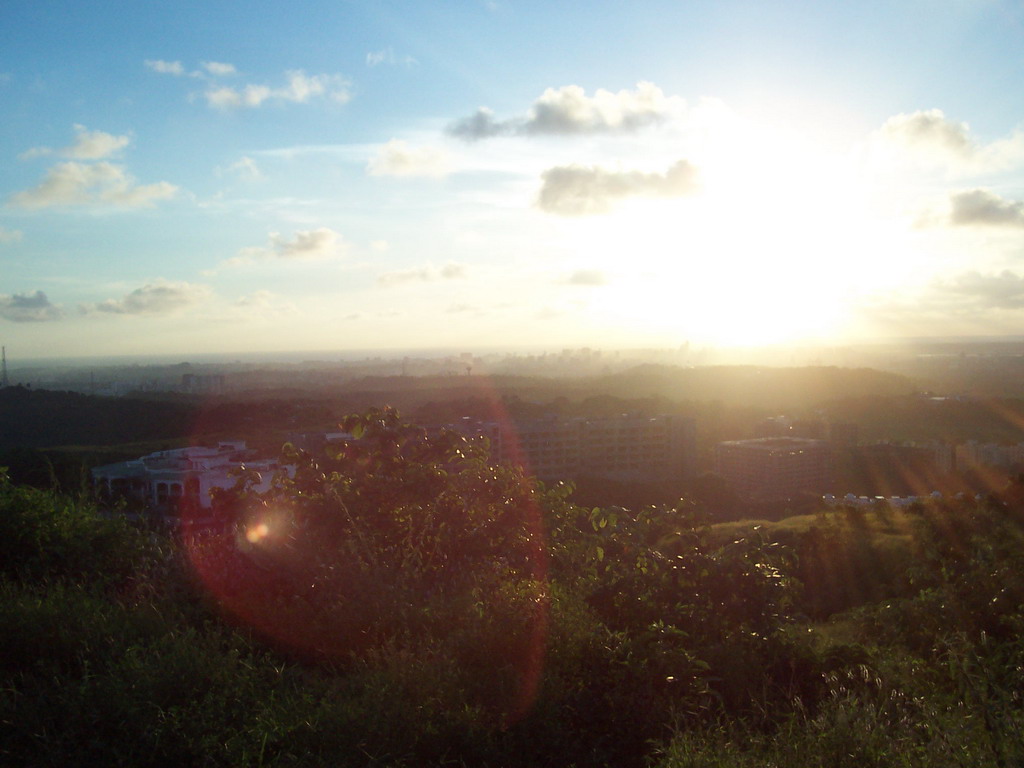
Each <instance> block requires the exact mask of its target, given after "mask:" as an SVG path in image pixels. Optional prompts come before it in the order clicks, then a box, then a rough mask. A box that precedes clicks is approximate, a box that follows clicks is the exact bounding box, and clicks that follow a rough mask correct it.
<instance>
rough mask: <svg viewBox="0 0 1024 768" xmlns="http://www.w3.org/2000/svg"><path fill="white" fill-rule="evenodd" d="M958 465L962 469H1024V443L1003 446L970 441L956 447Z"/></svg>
mask: <svg viewBox="0 0 1024 768" xmlns="http://www.w3.org/2000/svg"><path fill="white" fill-rule="evenodd" d="M956 465H957V467H958V468H962V469H971V468H972V467H973V468H976V467H995V468H997V469H1003V470H1016V469H1019V468H1021V467H1024V443H1017V444H1016V445H1001V444H999V443H979V442H978V441H977V440H968V441H967V442H966V443H964V444H962V445H958V446H957V447H956Z"/></svg>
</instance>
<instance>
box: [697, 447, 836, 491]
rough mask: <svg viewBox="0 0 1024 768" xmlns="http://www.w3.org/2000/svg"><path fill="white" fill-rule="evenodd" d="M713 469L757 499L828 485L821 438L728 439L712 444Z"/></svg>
mask: <svg viewBox="0 0 1024 768" xmlns="http://www.w3.org/2000/svg"><path fill="white" fill-rule="evenodd" d="M715 471H716V472H717V473H718V474H719V475H721V476H722V477H724V478H725V479H726V480H728V481H729V482H730V483H732V485H733V487H735V488H736V489H737V490H738V491H741V492H742V493H746V494H748V495H750V496H753V497H757V498H761V499H785V498H788V497H789V496H792V495H794V494H796V493H800V492H804V491H817V492H820V491H822V490H824V489H826V488H827V487H828V485H829V482H830V481H831V452H830V449H829V444H828V443H827V442H825V441H824V440H811V439H807V438H797V437H764V438H758V439H756V440H731V441H728V442H724V443H719V444H718V445H717V446H716V447H715Z"/></svg>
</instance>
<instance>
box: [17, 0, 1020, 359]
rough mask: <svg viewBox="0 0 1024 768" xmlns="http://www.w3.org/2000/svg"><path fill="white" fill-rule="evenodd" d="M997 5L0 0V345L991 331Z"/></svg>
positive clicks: (576, 341) (606, 341)
mask: <svg viewBox="0 0 1024 768" xmlns="http://www.w3.org/2000/svg"><path fill="white" fill-rule="evenodd" d="M1022 41H1024V4H1022V3H1021V2H1000V1H999V0H991V1H989V0H973V1H972V0H920V1H919V2H898V1H896V2H874V1H873V0H864V1H862V2H857V3H820V2H791V1H789V0H777V1H775V2H770V3H769V2H735V1H733V0H721V1H716V2H702V1H700V0H695V1H694V2H645V3H638V4H631V5H627V4H624V3H619V2H601V1H600V0H592V1H591V2H587V3H577V2H555V3H552V2H517V1H515V0H490V1H488V2H478V1H477V0H465V1H464V2H445V3H423V2H388V1H386V0H376V1H367V2H344V1H342V0H332V1H331V2H296V3H288V4H285V3H277V2H274V3H268V2H258V1H257V2H250V3H225V2H220V1H219V0H204V1H203V2H202V3H199V2H188V1H179V2H174V3H166V2H159V1H154V2H146V3H139V2H128V1H125V2H103V0H98V1H97V2H91V3H80V2H54V1H50V0H27V1H26V0H4V2H3V3H2V4H0V171H2V172H0V343H2V344H3V345H4V346H5V347H6V348H7V354H8V356H9V357H12V358H18V359H31V358H47V357H67V356H85V357H87V356H92V355H97V356H98V355H103V356H110V355H143V354H175V355H183V356H187V355H188V354H201V353H202V354H209V353H231V352H244V353H252V352H273V351H292V352H294V351H301V350H416V349H424V350H426V349H441V348H444V349H459V350H465V351H475V350H484V349H495V348H517V349H519V348H524V349H531V348H532V349H540V348H560V347H578V346H590V347H601V348H629V347H634V348H635V347H645V348H675V347H679V346H681V345H683V344H694V345H711V344H715V345H721V344H726V345H728V344H732V345H745V346H749V345H756V344H769V343H802V342H808V343H828V344H833V343H835V344H839V343H843V342H846V341H851V340H871V339H891V338H903V337H920V336H959V335H985V336H994V335H1001V334H1017V335H1019V334H1021V333H1022V332H1024V87H1022V84H1024V42H1022Z"/></svg>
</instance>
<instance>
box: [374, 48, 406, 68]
mask: <svg viewBox="0 0 1024 768" xmlns="http://www.w3.org/2000/svg"><path fill="white" fill-rule="evenodd" d="M418 63H419V62H418V61H416V59H414V58H413V57H412V56H396V55H395V51H394V49H393V48H392V47H391V46H390V45H389V46H388V47H387V48H382V49H381V50H379V51H371V52H370V53H368V54H366V66H368V67H378V66H380V65H381V64H388V65H390V66H397V65H404V66H407V67H408V66H412V65H414V64H418Z"/></svg>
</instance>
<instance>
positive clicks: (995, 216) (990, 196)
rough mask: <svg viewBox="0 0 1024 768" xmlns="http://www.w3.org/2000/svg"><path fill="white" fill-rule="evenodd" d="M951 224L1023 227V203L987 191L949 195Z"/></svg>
mask: <svg viewBox="0 0 1024 768" xmlns="http://www.w3.org/2000/svg"><path fill="white" fill-rule="evenodd" d="M949 220H950V223H951V224H954V225H959V226H972V225H973V226H995V227H1024V202H1018V201H1012V200H1005V199H1004V198H1002V197H1000V196H999V195H997V194H995V193H994V192H990V191H988V190H987V189H972V190H969V191H966V192H957V193H955V194H952V195H950V215H949Z"/></svg>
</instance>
